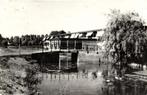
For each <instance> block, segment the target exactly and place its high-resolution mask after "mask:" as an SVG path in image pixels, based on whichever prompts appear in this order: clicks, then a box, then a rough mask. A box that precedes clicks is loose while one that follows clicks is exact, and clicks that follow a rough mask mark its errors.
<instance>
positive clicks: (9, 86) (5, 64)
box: [0, 56, 41, 95]
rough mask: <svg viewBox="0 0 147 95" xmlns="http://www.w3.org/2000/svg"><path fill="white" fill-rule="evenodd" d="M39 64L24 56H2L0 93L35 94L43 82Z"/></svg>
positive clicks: (7, 94)
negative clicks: (39, 75) (40, 76)
mask: <svg viewBox="0 0 147 95" xmlns="http://www.w3.org/2000/svg"><path fill="white" fill-rule="evenodd" d="M39 73H40V72H39V66H38V65H37V64H35V63H33V62H32V61H31V60H30V59H29V60H27V59H25V58H23V57H9V56H7V57H0V94H2V95H34V94H35V93H39V92H38V90H37V84H38V83H39V82H41V78H39V77H38V76H37V75H38V74H39Z"/></svg>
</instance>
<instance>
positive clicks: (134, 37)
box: [104, 10, 147, 69]
mask: <svg viewBox="0 0 147 95" xmlns="http://www.w3.org/2000/svg"><path fill="white" fill-rule="evenodd" d="M108 16H109V17H110V19H109V22H108V24H107V28H106V30H105V33H104V38H105V41H106V45H105V46H106V53H105V56H111V58H112V59H111V60H112V63H113V65H116V64H120V68H121V69H122V68H123V67H125V66H126V65H127V64H129V63H132V62H136V63H139V64H143V58H144V57H145V50H146V45H147V35H146V28H147V27H146V26H144V21H143V20H142V19H141V18H140V17H139V15H138V13H135V12H128V13H121V12H120V11H119V10H112V11H111V13H110V14H108Z"/></svg>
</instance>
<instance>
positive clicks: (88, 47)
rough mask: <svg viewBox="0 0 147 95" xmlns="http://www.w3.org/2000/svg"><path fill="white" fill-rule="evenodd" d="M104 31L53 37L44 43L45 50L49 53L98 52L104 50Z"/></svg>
mask: <svg viewBox="0 0 147 95" xmlns="http://www.w3.org/2000/svg"><path fill="white" fill-rule="evenodd" d="M103 33H104V30H102V29H97V30H90V31H83V32H75V33H67V34H61V35H52V36H50V37H49V38H47V39H45V41H44V49H45V50H49V51H52V50H53V51H58V50H80V51H86V52H89V51H90V52H91V51H94V52H97V51H100V50H102V49H103V42H102V35H103Z"/></svg>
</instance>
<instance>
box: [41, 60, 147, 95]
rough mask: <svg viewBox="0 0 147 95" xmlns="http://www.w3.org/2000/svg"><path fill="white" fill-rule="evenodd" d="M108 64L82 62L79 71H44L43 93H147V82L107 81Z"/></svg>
mask: <svg viewBox="0 0 147 95" xmlns="http://www.w3.org/2000/svg"><path fill="white" fill-rule="evenodd" d="M108 67H110V66H108V65H106V64H97V63H96V62H95V63H89V64H88V63H85V64H84V63H82V64H81V65H79V66H78V71H77V72H69V73H67V72H60V73H59V72H54V73H43V74H42V82H41V84H39V90H40V91H41V92H42V94H41V95H147V86H146V83H143V82H138V81H122V82H120V81H116V82H115V83H111V82H110V83H107V82H106V81H105V79H104V78H103V72H104V71H106V70H107V69H108Z"/></svg>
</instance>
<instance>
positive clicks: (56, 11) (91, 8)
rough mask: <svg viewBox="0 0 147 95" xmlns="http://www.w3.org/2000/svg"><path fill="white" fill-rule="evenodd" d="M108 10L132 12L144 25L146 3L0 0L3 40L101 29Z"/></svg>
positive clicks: (129, 0) (134, 0) (127, 0)
mask: <svg viewBox="0 0 147 95" xmlns="http://www.w3.org/2000/svg"><path fill="white" fill-rule="evenodd" d="M110 9H119V10H120V11H122V12H128V11H135V12H138V13H139V15H140V16H141V18H143V19H144V20H145V22H147V0H0V34H2V36H3V37H10V36H21V35H25V34H36V35H40V34H49V33H50V32H51V31H54V30H65V31H70V32H79V31H86V30H94V29H101V28H105V27H106V24H107V21H108V18H107V16H106V14H108V13H109V12H110Z"/></svg>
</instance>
